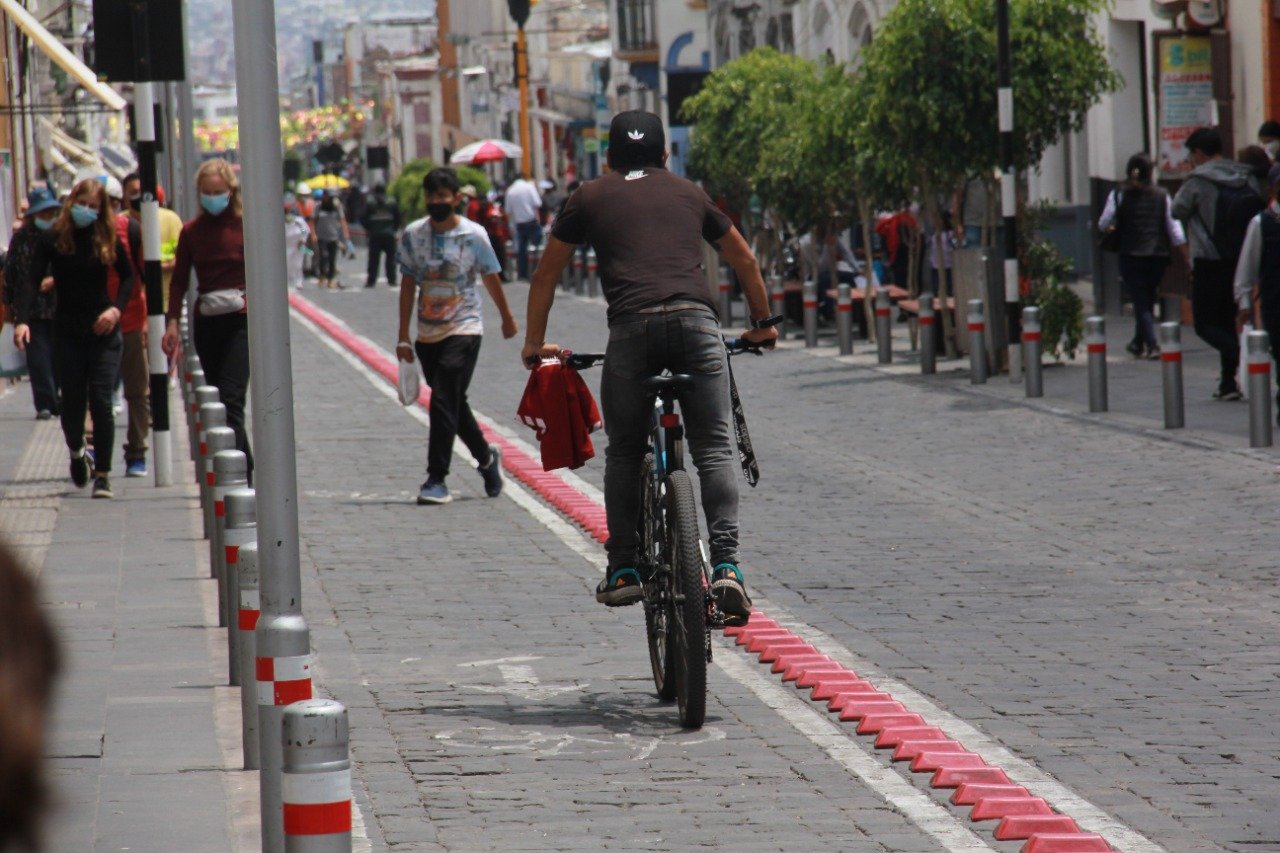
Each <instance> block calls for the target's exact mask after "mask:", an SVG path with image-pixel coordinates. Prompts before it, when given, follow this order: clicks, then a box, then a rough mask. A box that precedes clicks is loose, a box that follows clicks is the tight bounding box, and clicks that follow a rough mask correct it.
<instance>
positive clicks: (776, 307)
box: [769, 275, 787, 341]
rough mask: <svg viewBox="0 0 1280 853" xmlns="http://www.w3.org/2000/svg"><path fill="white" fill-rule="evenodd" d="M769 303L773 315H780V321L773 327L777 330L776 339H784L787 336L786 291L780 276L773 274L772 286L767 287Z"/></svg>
mask: <svg viewBox="0 0 1280 853" xmlns="http://www.w3.org/2000/svg"><path fill="white" fill-rule="evenodd" d="M769 303H770V305H771V306H772V309H773V316H775V317H781V318H782V322H781V323H779V324H778V325H777V326H775V328H776V329H777V330H778V340H780V341H781V340H785V339H786V337H787V291H786V288H785V287H784V286H783V284H782V276H781V275H778V276H774V279H773V286H772V287H771V288H770V289H769Z"/></svg>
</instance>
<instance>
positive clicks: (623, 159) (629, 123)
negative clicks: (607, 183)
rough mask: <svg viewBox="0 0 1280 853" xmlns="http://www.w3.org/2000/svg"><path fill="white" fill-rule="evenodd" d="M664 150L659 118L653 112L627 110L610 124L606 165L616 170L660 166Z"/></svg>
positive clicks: (664, 144)
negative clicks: (607, 163)
mask: <svg viewBox="0 0 1280 853" xmlns="http://www.w3.org/2000/svg"><path fill="white" fill-rule="evenodd" d="M666 150H667V135H666V133H665V132H664V131H663V129H662V119H660V118H658V117H657V116H656V115H654V114H653V113H649V112H645V111H644V110H627V111H626V112H624V113H618V114H617V115H616V116H614V117H613V121H612V122H610V124H609V163H610V165H612V166H613V167H614V168H615V169H618V168H629V167H638V166H660V165H662V155H663V154H664V153H665V152H666Z"/></svg>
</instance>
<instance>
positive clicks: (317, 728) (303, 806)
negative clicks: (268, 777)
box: [283, 699, 351, 853]
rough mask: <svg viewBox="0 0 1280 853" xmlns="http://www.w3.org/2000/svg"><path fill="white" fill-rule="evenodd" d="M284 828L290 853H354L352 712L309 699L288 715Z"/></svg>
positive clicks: (287, 711)
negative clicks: (352, 829) (350, 721)
mask: <svg viewBox="0 0 1280 853" xmlns="http://www.w3.org/2000/svg"><path fill="white" fill-rule="evenodd" d="M283 740H284V777H283V794H284V826H285V843H286V846H287V849H288V850H289V851H290V853H350V851H351V759H350V746H349V732H348V723H347V709H346V708H344V707H343V706H342V704H341V703H340V702H335V701H333V700H332V699H310V700H307V701H306V702H298V703H295V704H293V705H290V706H289V707H288V708H286V709H285V712H284V720H283Z"/></svg>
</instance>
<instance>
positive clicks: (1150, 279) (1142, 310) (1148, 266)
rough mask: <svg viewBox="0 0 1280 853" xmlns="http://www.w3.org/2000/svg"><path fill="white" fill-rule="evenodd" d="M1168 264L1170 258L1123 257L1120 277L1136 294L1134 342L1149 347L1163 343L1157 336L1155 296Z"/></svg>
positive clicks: (1132, 293) (1152, 347)
mask: <svg viewBox="0 0 1280 853" xmlns="http://www.w3.org/2000/svg"><path fill="white" fill-rule="evenodd" d="M1168 267H1169V258H1168V257H1159V256H1154V257H1153V256H1141V257H1139V256H1136V255H1121V256H1120V277H1121V278H1122V279H1124V283H1125V284H1127V285H1129V293H1130V294H1131V295H1132V296H1133V342H1134V343H1135V344H1138V345H1139V346H1145V347H1146V348H1147V349H1148V350H1154V349H1156V348H1157V347H1159V345H1160V342H1159V341H1158V340H1157V339H1156V321H1155V306H1156V296H1157V294H1158V293H1159V291H1160V282H1161V281H1162V280H1163V279H1164V271H1165V270H1166V269H1168Z"/></svg>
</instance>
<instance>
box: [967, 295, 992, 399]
mask: <svg viewBox="0 0 1280 853" xmlns="http://www.w3.org/2000/svg"><path fill="white" fill-rule="evenodd" d="M984 315H985V306H984V304H983V302H982V300H981V299H970V300H969V318H968V319H969V382H970V383H971V384H973V385H981V384H983V383H984V382H986V381H987V323H986V320H985V319H984Z"/></svg>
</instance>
